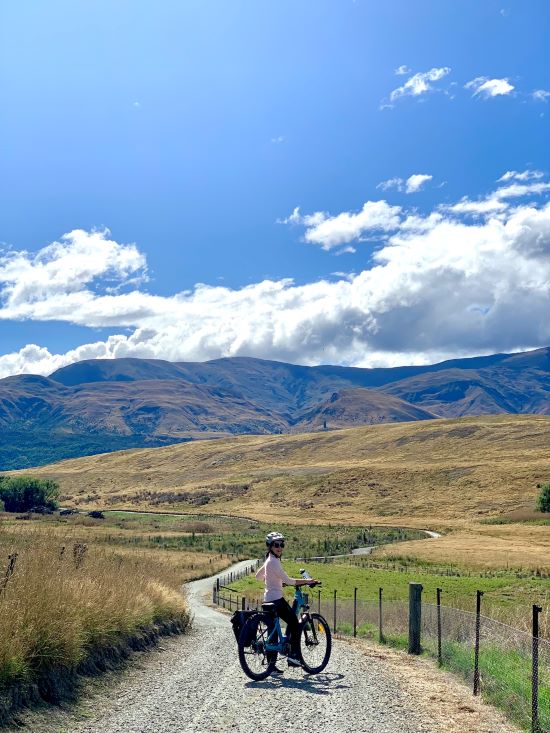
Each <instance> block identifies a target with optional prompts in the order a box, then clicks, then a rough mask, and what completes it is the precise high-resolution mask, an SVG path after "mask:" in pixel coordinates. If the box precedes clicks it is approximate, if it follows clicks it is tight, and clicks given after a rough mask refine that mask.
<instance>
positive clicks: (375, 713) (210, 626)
mask: <svg viewBox="0 0 550 733" xmlns="http://www.w3.org/2000/svg"><path fill="white" fill-rule="evenodd" d="M241 565H242V563H240V564H239V566H241ZM239 566H235V567H236V569H237V568H238V567H239ZM211 589H212V579H206V580H200V581H196V582H194V583H190V584H189V586H188V598H189V604H190V606H191V609H192V611H193V613H194V615H195V622H194V628H193V630H192V631H191V632H190V633H189V634H186V635H184V636H182V637H178V638H175V639H171V640H168V641H164V642H163V644H162V648H161V649H159V650H156V651H154V652H151V653H148V654H146V655H144V656H143V657H142V663H141V664H140V665H136V664H134V665H131V666H130V667H129V668H128V669H127V670H126V671H125V672H124V673H123V674H122V675H121V676H118V677H114V676H111V679H110V681H109V683H108V685H106V684H105V682H103V683H99V686H100V688H101V689H100V690H99V692H98V691H97V687H98V685H97V684H96V693H95V694H93V693H92V694H89V695H87V696H86V699H85V700H84V701H83V702H82V703H81V704H79V706H78V708H76V709H73V710H72V711H69V712H62V711H57V712H52V711H50V712H49V713H48V714H47V715H44V714H42V716H40V715H37V714H31V715H30V716H29V718H28V719H27V726H28V728H30V729H31V730H32V731H33V733H58V732H59V733H61V731H62V732H63V733H176V732H177V733H191V732H193V731H197V732H199V731H200V733H215V732H219V731H236V733H264V731H265V732H267V731H289V730H292V731H296V733H301V731H314V730H319V729H321V730H330V731H331V732H332V733H367V732H368V733H375V732H376V733H397V732H399V733H420V732H421V731H430V732H431V733H434V732H436V731H441V733H443V731H447V730H448V728H447V727H446V726H445V725H444V724H443V725H440V724H439V723H440V722H441V721H437V720H434V718H433V717H432V715H431V714H430V713H429V707H428V708H427V709H423V708H422V706H419V705H418V704H417V702H418V700H417V697H416V695H417V693H415V697H412V696H411V692H410V690H407V689H406V688H405V687H402V686H401V685H400V684H399V682H398V676H396V674H395V669H393V670H392V668H391V665H388V663H387V661H385V658H384V656H383V655H380V656H378V655H377V654H367V653H365V651H364V649H363V648H362V647H361V646H360V645H357V644H352V643H348V642H339V641H337V642H336V643H335V645H334V648H333V654H332V657H331V661H330V663H329V665H328V667H327V669H326V670H325V672H323V673H322V674H319V675H316V676H308V675H305V674H304V673H303V672H302V670H289V669H285V673H284V675H283V676H281V677H278V678H275V677H270V678H268V679H267V680H265V681H263V682H253V681H252V680H249V679H248V678H247V677H246V676H245V675H244V673H243V672H242V670H241V668H240V666H239V662H238V658H237V649H236V643H235V640H234V637H233V634H232V631H231V627H230V624H229V621H228V617H227V615H223V614H221V613H220V612H218V611H216V610H215V609H213V608H210V607H208V605H207V600H208V597H209V596H210V594H211ZM28 728H27V730H28ZM461 730H462V732H463V733H464V731H466V730H467V728H466V727H464V726H462V727H461ZM476 730H478V731H479V730H486V731H489V732H492V731H494V732H495V733H497V731H499V733H501V732H502V730H503V728H502V727H501V726H499V727H496V726H495V727H494V728H492V727H487V728H479V727H477V728H476Z"/></svg>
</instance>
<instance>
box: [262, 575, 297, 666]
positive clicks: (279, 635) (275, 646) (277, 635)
mask: <svg viewBox="0 0 550 733" xmlns="http://www.w3.org/2000/svg"><path fill="white" fill-rule="evenodd" d="M305 605H306V603H305V599H304V594H303V593H302V591H301V590H300V588H299V587H297V588H296V590H295V591H294V602H293V603H292V610H293V611H294V613H295V614H296V616H297V617H298V618H300V614H301V611H302V608H304V607H305ZM277 639H278V640H279V641H276V640H277ZM287 642H288V637H287V635H286V634H283V631H282V629H281V622H280V620H279V616H275V623H274V624H273V629H272V630H271V631H270V632H269V635H268V637H267V639H266V642H265V650H266V652H279V653H282V652H283V650H284V645H285V644H286V643H287Z"/></svg>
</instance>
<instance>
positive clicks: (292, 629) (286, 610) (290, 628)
mask: <svg viewBox="0 0 550 733" xmlns="http://www.w3.org/2000/svg"><path fill="white" fill-rule="evenodd" d="M273 605H274V606H275V610H276V612H277V616H279V618H282V619H283V621H285V622H286V625H287V626H286V633H287V636H289V637H290V639H289V641H290V652H291V654H292V656H293V657H298V658H299V655H300V625H299V623H298V618H297V617H296V614H295V613H294V611H293V610H292V607H291V606H290V604H289V603H288V601H287V600H286V599H285V598H279V600H278V601H273Z"/></svg>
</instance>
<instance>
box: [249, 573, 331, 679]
mask: <svg viewBox="0 0 550 733" xmlns="http://www.w3.org/2000/svg"><path fill="white" fill-rule="evenodd" d="M314 585H320V583H313V584H312V585H311V586H310V587H313V586H314ZM292 610H293V611H294V612H295V613H296V615H297V616H298V620H299V622H300V661H301V663H302V667H303V669H304V670H305V671H306V672H307V673H308V674H318V673H319V672H322V671H323V669H324V668H325V667H326V666H327V664H328V662H329V659H330V653H331V650H332V635H331V633H330V627H329V625H328V623H327V621H326V620H325V619H324V618H323V616H321V614H319V613H312V612H310V610H309V605H308V604H307V603H306V599H305V598H304V594H303V593H302V591H301V590H300V588H299V587H297V588H296V590H295V591H294V603H293V605H292ZM289 652H290V643H289V641H288V638H287V636H286V635H285V634H283V632H282V630H281V623H280V620H279V617H278V616H277V614H276V612H275V609H274V607H273V604H272V603H264V604H262V610H261V611H258V613H255V614H253V615H252V616H250V617H249V618H248V619H247V620H246V622H245V624H244V625H243V627H242V630H241V633H240V636H239V662H240V663H241V667H242V668H243V672H244V673H245V674H246V675H247V676H248V677H250V679H253V680H256V681H260V680H265V678H266V677H268V676H269V675H270V674H271V673H272V671H273V669H274V667H275V664H276V662H277V656H278V655H279V654H281V655H283V656H288V654H289Z"/></svg>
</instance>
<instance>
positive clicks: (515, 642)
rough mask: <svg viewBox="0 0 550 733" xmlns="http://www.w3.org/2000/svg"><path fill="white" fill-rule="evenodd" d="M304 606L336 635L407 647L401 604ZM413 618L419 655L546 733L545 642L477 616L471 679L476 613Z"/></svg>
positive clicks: (549, 701)
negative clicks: (417, 625)
mask: <svg viewBox="0 0 550 733" xmlns="http://www.w3.org/2000/svg"><path fill="white" fill-rule="evenodd" d="M249 572H250V571H249ZM244 574H247V573H246V571H245V572H244V573H242V575H244ZM236 579H237V578H236V577H235V576H234V575H233V574H232V576H228V577H227V578H224V580H226V581H227V582H231V581H232V580H236ZM214 600H215V601H216V589H215V590H214ZM308 600H309V606H310V609H311V611H313V612H318V613H321V614H322V615H323V616H324V617H325V618H326V620H327V622H328V624H329V626H330V628H331V629H332V630H333V631H334V632H335V633H336V634H342V635H349V636H351V635H355V636H357V637H363V638H371V639H376V640H380V641H382V642H385V643H389V644H392V645H394V646H398V647H401V648H406V647H407V644H408V634H409V604H408V603H407V602H404V601H386V600H384V599H383V597H382V602H381V603H380V598H379V599H378V600H363V599H356V600H355V601H354V599H353V598H339V597H338V594H336V597H335V596H334V595H332V594H330V595H329V594H326V593H325V594H323V593H322V592H319V591H318V590H314V589H312V590H311V591H310V593H309V594H308ZM217 602H218V603H219V604H220V605H222V606H223V607H224V608H227V609H230V610H237V609H238V608H243V607H247V608H257V609H260V608H261V603H262V600H261V597H255V598H253V597H250V596H248V597H247V598H243V596H239V595H238V594H237V593H236V592H235V591H231V590H230V589H229V588H224V587H223V585H222V586H220V587H219V589H218V591H217ZM243 602H244V606H243ZM421 614H422V620H421V644H422V651H423V652H424V653H427V654H429V655H431V656H432V657H434V658H435V659H437V660H438V661H439V662H440V664H441V666H442V667H444V668H445V669H448V670H450V671H452V672H455V673H457V674H459V675H460V676H462V677H463V678H464V680H465V681H466V682H467V683H468V684H469V685H470V686H471V688H472V690H474V681H476V684H475V688H477V689H478V691H479V692H480V693H481V695H482V696H483V697H484V699H485V700H486V701H487V702H489V703H491V704H493V705H495V706H497V707H499V708H500V709H501V710H503V711H504V712H505V713H506V715H507V716H508V718H509V719H510V720H511V721H513V722H514V723H516V724H517V725H519V726H520V727H522V728H523V729H524V730H528V731H531V732H532V733H550V640H547V639H542V638H538V639H536V638H535V637H533V635H532V634H530V633H528V632H526V631H522V630H520V629H516V628H513V627H511V626H508V625H507V624H504V623H501V622H499V621H495V620H494V619H491V618H488V617H486V616H483V615H480V616H479V651H478V655H477V659H478V669H477V675H476V668H475V660H476V654H475V645H476V624H477V616H476V613H472V612H470V611H462V610H460V609H456V608H451V607H449V606H443V605H441V606H437V605H435V604H431V603H422V611H421ZM537 662H538V663H537ZM534 693H535V694H534Z"/></svg>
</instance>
